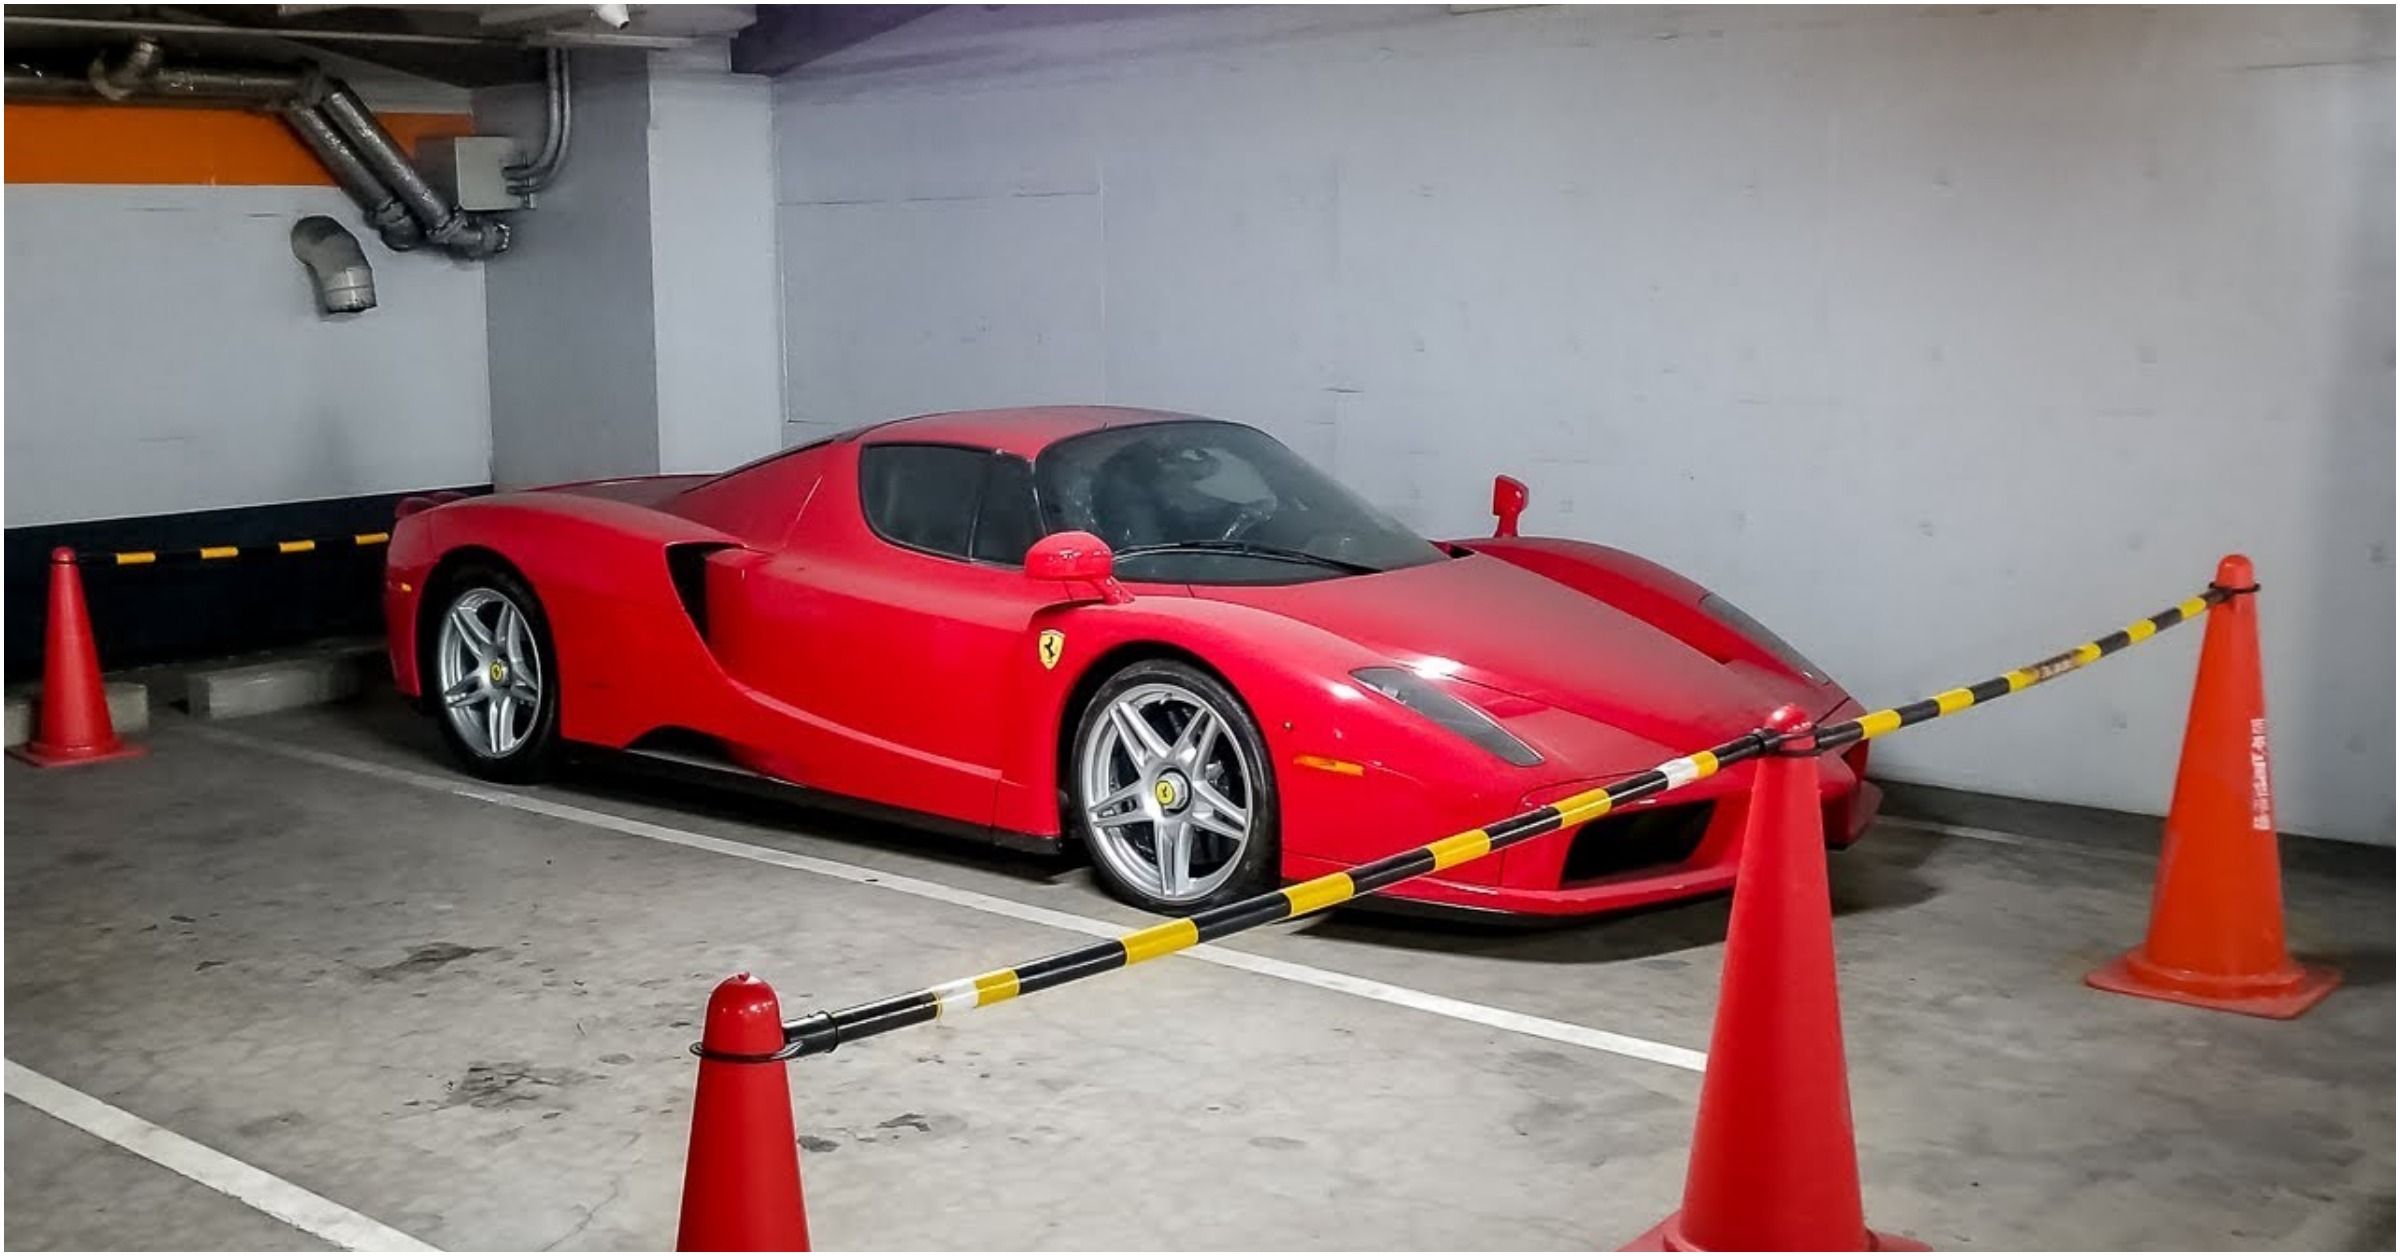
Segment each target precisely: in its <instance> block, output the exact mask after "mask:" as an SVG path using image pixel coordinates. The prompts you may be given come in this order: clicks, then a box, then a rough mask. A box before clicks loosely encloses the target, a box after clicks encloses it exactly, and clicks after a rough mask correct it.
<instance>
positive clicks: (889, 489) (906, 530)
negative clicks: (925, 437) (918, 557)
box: [858, 445, 992, 558]
mask: <svg viewBox="0 0 2400 1256" xmlns="http://www.w3.org/2000/svg"><path fill="white" fill-rule="evenodd" d="M991 461H992V456H991V455H990V454H988V453H985V452H984V451H982V450H978V449H962V448H959V447H957V446H954V445H869V446H867V447H866V448H865V449H863V450H861V451H859V459H858V475H859V483H858V495H859V502H860V504H861V505H862V506H863V507H864V508H865V510H866V515H867V526H868V527H871V528H873V529H874V530H875V532H876V534H877V535H878V536H881V537H882V538H883V539H885V540H887V541H891V542H893V543H895V544H899V545H905V546H908V547H910V548H911V549H921V550H931V551H933V552H934V553H936V554H947V555H950V556H951V557H953V558H965V557H967V556H968V552H969V546H970V545H971V543H972V542H973V539H974V535H975V508H976V504H977V503H978V501H980V500H981V498H982V495H983V479H984V475H985V469H986V466H987V465H988V464H989V463H990V462H991Z"/></svg>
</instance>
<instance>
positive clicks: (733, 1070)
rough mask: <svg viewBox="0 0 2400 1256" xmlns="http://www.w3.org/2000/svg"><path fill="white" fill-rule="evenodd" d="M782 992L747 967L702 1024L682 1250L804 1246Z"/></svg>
mask: <svg viewBox="0 0 2400 1256" xmlns="http://www.w3.org/2000/svg"><path fill="white" fill-rule="evenodd" d="M782 1049H783V1013H782V1011H781V1009H779V1008H778V1007H777V1006H776V1004H775V991H774V990H772V989H770V988H768V986H767V983H766V982H763V981H760V980H759V979H758V978H756V977H753V976H751V975H750V974H748V973H736V974H735V975H733V976H731V977H727V978H726V979H725V980H724V981H722V982H720V983H718V985H717V990H716V993H714V994H712V995H710V996H709V998H708V1023H707V1024H706V1025H704V1026H703V1027H702V1028H701V1031H700V1048H699V1050H700V1085H699V1089H698V1091H697V1092H696V1093H695V1094H694V1095H693V1097H692V1148H691V1151H690V1153H689V1154H688V1155H686V1156H685V1157H684V1161H683V1220H682V1222H681V1223H680V1224H679V1225H678V1226H677V1227H676V1229H675V1250H677V1251H679V1252H805V1251H807V1250H808V1209H807V1205H805V1204H804V1203H803V1202H802V1201H801V1198H800V1148H799V1145H798V1143H797V1141H796V1139H795V1138H794V1136H793V1133H792V1089H791V1082H790V1079H788V1078H787V1077H785V1076H784V1068H785V1064H784V1062H783V1061H781V1060H774V1059H769V1058H768V1057H770V1056H772V1055H773V1054H774V1053H775V1052H777V1051H780V1050H782Z"/></svg>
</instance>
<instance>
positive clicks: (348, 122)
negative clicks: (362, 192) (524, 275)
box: [299, 73, 508, 259]
mask: <svg viewBox="0 0 2400 1256" xmlns="http://www.w3.org/2000/svg"><path fill="white" fill-rule="evenodd" d="M299 99H300V103H301V104H303V105H313V106H315V107H316V108H317V109H319V110H321V111H322V112H323V113H324V115H325V116H326V117H327V118H328V119H331V120H332V122H333V124H334V125H335V126H336V127H339V128H341V131H342V134H343V135H344V136H346V137H348V139H349V140H350V142H351V143H352V144H353V145H355V146H356V148H357V152H358V156H359V158H360V160H362V161H363V162H365V163H366V166H367V168H368V169H369V170H372V171H374V173H375V176H376V177H377V178H379V179H381V180H382V181H383V184H384V186H385V187H388V188H390V189H391V190H392V192H393V194H394V195H396V196H398V197H399V198H400V203H401V204H403V205H405V206H407V207H408V212H409V213H410V214H411V215H413V216H414V217H415V218H416V220H417V223H418V225H419V226H421V227H423V228H424V229H425V238H426V239H427V240H428V241H430V242H432V243H434V244H437V245H439V246H441V247H442V248H444V249H447V250H448V251H450V252H451V253H453V254H456V255H457V256H459V257H465V258H471V259H481V258H487V257H491V256H493V255H494V254H497V253H501V252H504V251H506V250H507V248H508V224H506V223H503V222H501V221H500V220H499V219H497V218H486V217H484V216H483V215H481V214H470V213H465V212H463V211H460V210H458V209H454V208H452V207H451V205H450V202H449V201H447V200H445V199H443V197H442V194H441V193H440V192H437V191H435V190H434V187H433V184H431V183H429V182H427V181H426V179H425V176H424V175H422V174H419V173H417V168H416V166H414V165H413V164H411V163H410V162H409V159H408V154H407V153H404V152H402V151H401V150H400V142H399V141H398V140H395V139H393V138H392V133H391V132H389V131H386V130H384V129H383V123H381V122H379V121H377V120H376V118H375V111H374V110H372V109H369V108H367V102H365V101H363V100H360V99H359V98H358V93H356V92H354V91H351V90H350V85H349V84H347V83H344V82H342V81H341V80H340V79H337V78H332V77H329V76H327V75H323V74H313V73H312V74H310V75H309V76H307V79H306V81H305V82H304V83H303V84H302V87H301V92H300V98H299Z"/></svg>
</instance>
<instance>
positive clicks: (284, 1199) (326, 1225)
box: [6, 1060, 441, 1252]
mask: <svg viewBox="0 0 2400 1256" xmlns="http://www.w3.org/2000/svg"><path fill="white" fill-rule="evenodd" d="M6 1064H7V1090H8V1097H9V1098H11V1099H15V1100H17V1101H19V1102H21V1103H24V1104H26V1105H28V1106H30V1107H33V1108H37V1109H39V1110H41V1111H43V1112H46V1113H48V1114H50V1115H51V1116H54V1117H56V1118H58V1119H59V1120H61V1121H64V1122H66V1123H67V1124H69V1125H72V1126H74V1127H75V1128H77V1129H79V1130H82V1131H83V1132H84V1133H86V1134H89V1135H91V1136H92V1137H94V1138H97V1139H100V1140H101V1141H103V1142H107V1143H110V1144H112V1145H114V1146H117V1147H122V1148H124V1149H125V1150H127V1151H130V1152H132V1153H133V1154H134V1155H137V1156H140V1157H141V1158H142V1159H144V1160H147V1161H149V1162H150V1163H152V1164H155V1165H157V1166H159V1167H160V1168H162V1169H167V1170H169V1171H171V1172H174V1173H179V1174H181V1175H183V1176H184V1177H187V1178H190V1179H191V1180H192V1181H195V1182H198V1183H199V1184H200V1185H202V1186H205V1187H207V1188H209V1189H210V1190H212V1191H216V1192H217V1193H219V1194H221V1195H226V1196H230V1197H231V1198H233V1199H235V1200H238V1201H240V1202H241V1203H244V1204H247V1205H249V1206H250V1207H252V1208H255V1209H257V1210H258V1211H260V1212H263V1213H265V1214H267V1215H268V1216H270V1217H273V1218H275V1219H276V1220H278V1221H281V1222H283V1223H284V1224H285V1225H288V1226H291V1227H293V1228H295V1229H298V1230H303V1231H306V1232H307V1233H309V1234H313V1235H315V1236H317V1237H318V1238H321V1239H323V1240H325V1241H326V1242H328V1243H331V1244H333V1245H334V1246H336V1247H339V1248H342V1249H344V1250H347V1251H354V1252H436V1251H440V1250H441V1249H440V1248H438V1247H433V1246H431V1245H429V1244H426V1243H424V1242H421V1241H419V1240H417V1239H414V1238H410V1237H409V1236H408V1235H405V1234H402V1233H401V1232H400V1231H398V1230H395V1229H393V1228H391V1227H390V1226H388V1225H385V1224H383V1223H382V1222H380V1221H377V1220H375V1219H374V1218H372V1217H369V1216H365V1215H363V1214H361V1213H356V1212H352V1211H351V1210H349V1209H347V1208H344V1207H342V1206H341V1205H340V1204H337V1203H335V1202H333V1201H332V1200H330V1199H327V1198H325V1197H324V1196H322V1195H319V1194H317V1193H316V1192H314V1191H310V1190H307V1189H305V1188H302V1187H298V1186H294V1185H292V1184H291V1183H290V1182H286V1181H284V1180H283V1179H282V1178H279V1177H276V1176H275V1175H274V1174H272V1173H269V1172H267V1171H266V1170H264V1169H260V1168H257V1167H255V1166H252V1165H248V1164H244V1163H242V1162H241V1161H239V1160H236V1159H234V1158H233V1157H231V1156H228V1155H226V1154H225V1153H224V1152H221V1151H218V1150H216V1149H214V1148H211V1147H203V1146H201V1145H200V1144H198V1143H195V1142H193V1141H192V1140H191V1139H188V1138H185V1137H184V1136H183V1135H181V1134H178V1133H175V1132H174V1131H173V1130H168V1129H162V1128H160V1127H158V1126H156V1125H152V1124H151V1123H150V1122H148V1121H145V1120H143V1119H142V1118H140V1117H138V1116H135V1115H134V1114H132V1113H130V1112H127V1111H125V1110H124V1109H123V1108H117V1107H111V1106H110V1105H108V1104H105V1103H102V1102H101V1101H99V1100H98V1099H94V1098H92V1097H91V1096H90V1095H87V1094H85V1093H83V1092H82V1091H80V1090H76V1089H74V1088H73V1087H70V1086H67V1085H64V1084H62V1083H60V1082H56V1081H52V1080H51V1079H49V1078H47V1077H44V1076H43V1075H41V1074H40V1073H36V1072H34V1071H33V1070H32V1069H29V1068H27V1067H25V1066H24V1065H22V1064H19V1063H17V1062H16V1061H15V1060H9V1061H6Z"/></svg>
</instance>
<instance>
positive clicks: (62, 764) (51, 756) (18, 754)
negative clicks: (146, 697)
mask: <svg viewBox="0 0 2400 1256" xmlns="http://www.w3.org/2000/svg"><path fill="white" fill-rule="evenodd" d="M148 753H150V748H149V747H148V746H139V745H135V744H133V743H131V742H122V741H121V742H118V743H117V744H116V745H113V746H87V747H76V748H73V749H61V748H59V747H56V746H44V745H41V744H40V743H38V742H32V743H28V744H26V745H22V746H11V747H9V750H8V757H9V758H11V759H16V760H19V761H21V762H24V763H30V764H32V765H33V766H35V767H37V768H72V767H81V766H82V765H84V764H86V763H107V762H109V761H110V760H113V759H138V758H140V757H141V756H143V755H145V754H148Z"/></svg>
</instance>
